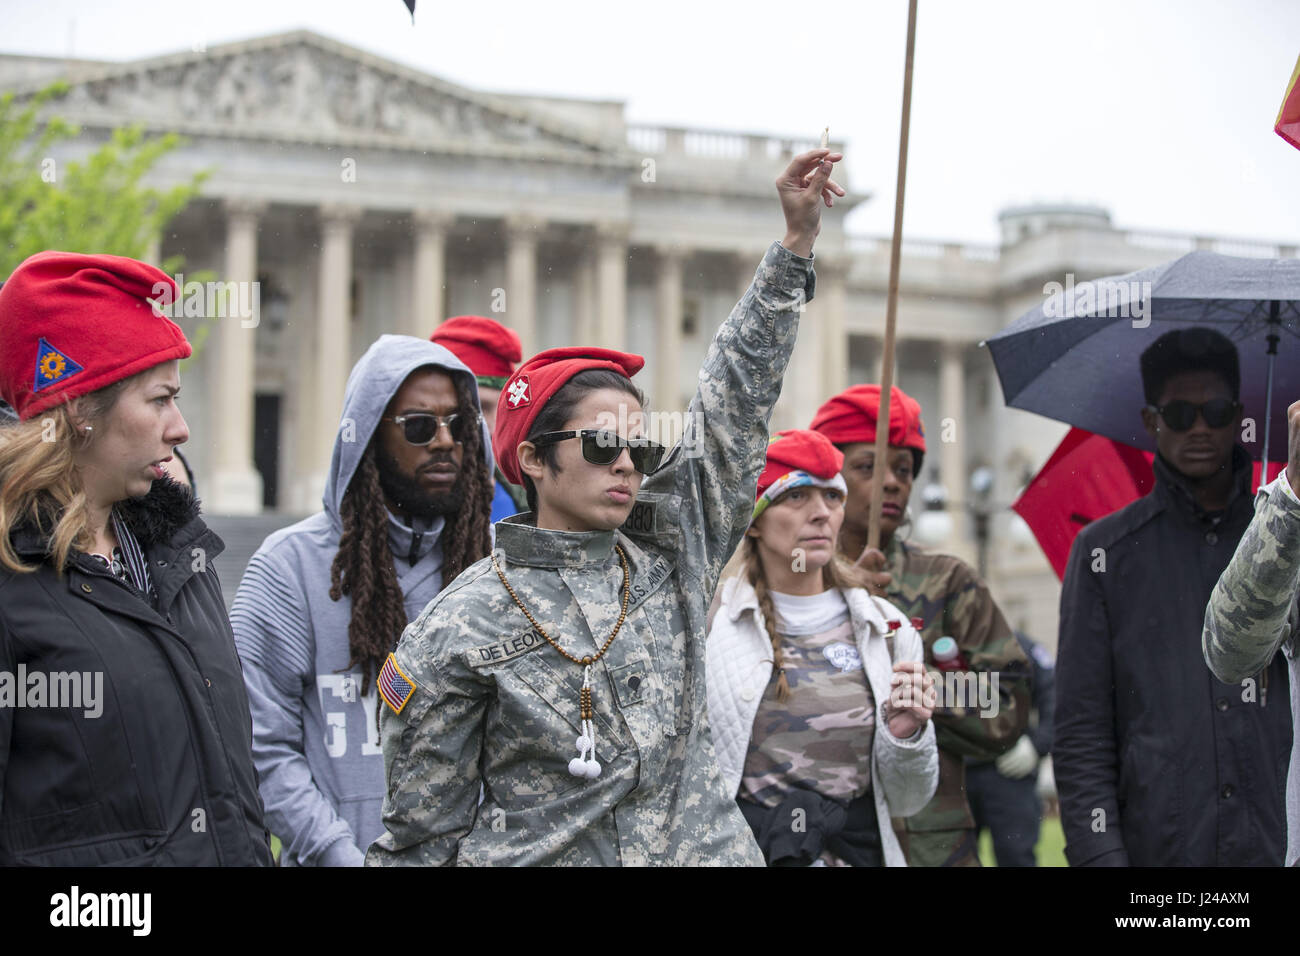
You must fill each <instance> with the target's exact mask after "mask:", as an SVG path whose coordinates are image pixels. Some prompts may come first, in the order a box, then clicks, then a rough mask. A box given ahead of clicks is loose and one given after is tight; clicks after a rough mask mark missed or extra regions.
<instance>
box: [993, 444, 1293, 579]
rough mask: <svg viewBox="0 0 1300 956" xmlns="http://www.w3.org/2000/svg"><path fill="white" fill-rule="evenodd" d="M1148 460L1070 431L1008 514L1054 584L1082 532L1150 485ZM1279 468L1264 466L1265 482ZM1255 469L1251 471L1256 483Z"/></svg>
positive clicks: (1149, 456) (1122, 447) (1142, 453)
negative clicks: (1026, 534)
mask: <svg viewBox="0 0 1300 956" xmlns="http://www.w3.org/2000/svg"><path fill="white" fill-rule="evenodd" d="M1151 459H1152V454H1151V453H1150V452H1146V451H1139V450H1138V449H1136V448H1130V447H1129V446H1128V445H1121V444H1120V443H1119V442H1117V441H1112V440H1111V439H1109V438H1106V437H1104V436H1102V435H1094V434H1092V433H1091V432H1086V431H1084V430H1083V429H1081V428H1072V429H1070V432H1069V434H1067V435H1066V436H1065V438H1064V439H1062V440H1061V444H1059V445H1058V446H1056V451H1054V452H1052V457H1051V458H1049V459H1047V464H1045V465H1044V466H1043V467H1042V470H1040V471H1039V472H1038V474H1037V475H1035V476H1034V477H1033V479H1032V480H1031V481H1030V482H1029V484H1028V485H1026V486H1025V490H1024V492H1023V493H1022V494H1021V495H1020V497H1019V498H1018V499H1016V502H1015V504H1013V505H1012V506H1011V510H1012V511H1014V512H1015V513H1016V514H1018V515H1020V517H1022V518H1024V519H1025V524H1027V525H1029V529H1030V530H1031V531H1033V533H1034V537H1035V538H1037V539H1038V544H1039V547H1041V548H1042V549H1043V554H1044V555H1046V557H1047V561H1048V563H1049V564H1051V566H1052V570H1053V571H1055V572H1056V576H1057V577H1058V578H1064V577H1065V563H1066V561H1067V560H1068V559H1069V557H1070V546H1071V545H1072V544H1074V539H1075V537H1076V536H1077V535H1078V534H1079V531H1080V530H1081V529H1082V528H1083V527H1084V526H1085V525H1088V524H1090V523H1092V522H1093V521H1096V520H1097V519H1098V518H1104V517H1105V516H1106V515H1108V514H1111V513H1112V512H1115V511H1118V510H1119V509H1120V508H1123V507H1124V506H1125V505H1127V504H1129V503H1130V502H1133V501H1136V500H1137V499H1138V498H1141V497H1142V496H1143V495H1145V494H1146V493H1147V492H1149V491H1150V490H1151V489H1152V487H1153V486H1154V485H1155V472H1154V471H1152V469H1151ZM1285 466H1286V463H1285V462H1281V461H1279V462H1273V463H1271V464H1270V465H1269V474H1268V478H1269V479H1272V478H1274V477H1276V476H1277V473H1278V472H1280V471H1281V470H1282V469H1283V468H1284V467H1285ZM1259 469H1260V463H1259V462H1256V463H1255V467H1254V483H1255V484H1258V482H1259Z"/></svg>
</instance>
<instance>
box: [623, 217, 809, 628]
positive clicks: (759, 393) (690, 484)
mask: <svg viewBox="0 0 1300 956" xmlns="http://www.w3.org/2000/svg"><path fill="white" fill-rule="evenodd" d="M814 285H815V276H814V274H813V260H812V259H805V258H803V257H802V256H797V255H795V254H794V253H793V252H790V251H789V250H788V249H786V248H785V247H784V246H782V245H781V244H780V243H779V242H774V243H772V245H771V247H770V248H769V249H768V250H767V254H766V255H764V257H763V261H762V263H760V264H759V267H758V271H757V272H756V273H755V275H754V281H753V282H752V283H750V286H749V288H748V289H747V290H746V291H745V294H744V296H743V297H742V298H741V300H740V301H739V302H738V303H736V307H735V308H734V309H732V310H731V315H729V316H728V317H727V320H726V321H725V322H723V323H722V326H721V327H720V328H719V329H718V332H717V334H716V335H715V336H714V337H713V343H712V344H711V345H710V346H709V351H708V354H707V355H706V356H705V359H704V366H703V367H702V368H701V369H700V378H699V386H698V387H697V388H696V391H695V397H694V398H693V399H692V400H691V405H690V409H689V410H688V411H687V415H686V427H685V430H684V432H683V436H682V440H681V442H680V443H679V444H678V445H677V446H676V447H675V448H674V449H673V453H672V456H671V458H670V459H669V461H668V462H667V464H666V466H665V467H664V468H662V469H661V470H660V471H658V472H656V473H655V474H654V475H651V476H650V477H649V478H647V479H646V481H645V484H644V485H643V486H642V488H643V489H644V490H645V491H647V492H651V493H654V492H666V493H668V494H671V495H675V496H680V500H681V503H682V505H681V507H682V510H681V513H680V514H679V515H678V516H677V518H678V521H679V525H680V528H681V532H682V534H681V540H682V548H683V553H682V556H681V559H680V564H679V567H680V568H681V569H682V570H684V571H685V572H686V573H687V574H689V575H690V576H692V577H694V578H697V579H699V580H700V581H701V582H702V584H703V587H702V588H701V592H700V593H701V599H702V600H704V601H706V602H707V600H708V597H709V595H711V594H712V592H713V588H714V586H715V585H716V584H717V580H718V576H719V574H721V572H722V567H723V565H725V564H726V563H727V559H728V558H729V557H730V556H731V553H732V552H733V551H734V550H735V549H736V545H737V544H739V542H740V537H741V535H743V534H744V532H745V528H746V527H747V526H748V523H749V515H750V512H751V511H752V510H753V506H754V489H755V486H756V485H757V484H758V475H759V473H760V472H761V471H762V470H763V463H764V461H765V459H766V457H767V452H766V449H767V439H768V432H767V428H768V422H769V421H770V420H771V417H772V409H773V407H774V406H775V405H776V400H777V397H778V396H779V395H780V394H781V379H782V378H783V377H784V375H785V369H786V365H787V364H788V363H789V361H790V353H791V352H792V351H793V350H794V342H795V335H796V333H797V332H798V330H799V315H800V313H801V312H802V310H803V304H804V303H805V302H808V301H810V300H811V299H812V296H813V288H814ZM702 613H703V608H701V616H702Z"/></svg>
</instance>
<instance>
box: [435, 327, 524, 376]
mask: <svg viewBox="0 0 1300 956" xmlns="http://www.w3.org/2000/svg"><path fill="white" fill-rule="evenodd" d="M429 338H430V340H431V341H434V342H437V343H438V344H439V345H441V346H443V347H444V348H446V349H448V350H449V351H450V352H451V354H452V355H454V356H456V358H458V359H460V360H461V361H462V362H464V363H465V364H466V365H468V366H469V370H470V371H471V372H473V373H474V374H475V375H476V376H477V377H478V379H479V384H480V385H485V386H487V387H489V388H500V387H501V383H500V382H496V383H495V384H494V383H493V382H491V381H483V379H504V378H505V377H506V376H508V375H509V374H510V373H511V372H513V371H514V370H515V366H516V365H518V364H519V360H520V359H521V358H523V357H524V353H523V346H522V345H521V344H520V342H519V335H518V333H517V332H515V330H514V329H508V328H506V327H505V326H504V325H502V324H501V323H500V322H498V321H496V320H495V319H489V318H487V317H486V316H482V315H458V316H455V317H454V318H450V319H448V320H447V321H446V322H444V323H442V325H440V326H438V327H437V328H436V329H434V330H433V335H431V336H429Z"/></svg>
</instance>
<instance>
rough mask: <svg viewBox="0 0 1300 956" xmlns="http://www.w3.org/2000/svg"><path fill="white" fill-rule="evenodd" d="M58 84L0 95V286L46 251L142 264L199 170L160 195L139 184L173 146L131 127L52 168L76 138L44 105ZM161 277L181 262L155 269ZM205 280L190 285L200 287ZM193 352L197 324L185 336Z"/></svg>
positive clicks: (202, 330) (201, 333)
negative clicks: (64, 145)
mask: <svg viewBox="0 0 1300 956" xmlns="http://www.w3.org/2000/svg"><path fill="white" fill-rule="evenodd" d="M67 90H68V87H67V85H66V84H64V83H55V84H53V85H51V86H48V87H46V88H45V89H43V90H41V91H40V92H38V93H36V94H34V95H32V96H28V97H24V98H22V99H19V97H17V96H16V95H15V94H13V93H5V94H3V95H0V279H3V278H6V277H8V276H9V274H10V273H12V272H13V271H14V269H15V268H16V267H17V266H18V264H19V263H20V262H22V261H23V260H24V259H26V258H27V257H28V256H30V255H33V254H35V253H37V252H42V251H44V250H46V249H60V250H63V251H64V252H84V253H107V254H110V255H117V256H130V257H131V258H133V259H142V258H143V257H144V256H145V254H146V253H147V251H148V249H149V247H150V245H151V244H152V243H153V242H154V241H155V240H156V239H157V238H158V237H159V236H161V235H162V231H163V229H164V228H165V227H166V225H167V223H168V222H170V221H171V220H172V218H173V217H174V216H175V215H176V214H177V213H179V212H180V211H181V210H182V209H184V208H185V206H186V204H188V203H189V202H190V200H191V199H193V198H194V197H195V196H197V195H198V192H199V187H200V185H201V184H202V183H203V180H204V179H206V178H207V175H208V174H207V172H206V171H205V172H200V173H197V174H196V175H195V176H194V177H193V178H192V179H191V180H190V181H189V182H187V183H182V184H180V185H177V186H173V187H171V188H169V189H157V188H153V187H148V186H145V185H143V180H144V178H145V176H146V175H147V174H148V173H149V171H150V170H151V169H152V168H153V167H154V165H155V164H156V163H157V162H158V160H159V159H161V158H162V157H163V156H165V155H166V154H167V153H169V152H171V151H172V150H174V149H176V148H177V147H178V146H180V145H181V144H182V139H181V137H180V136H178V135H177V134H175V133H166V134H164V135H161V136H153V137H148V136H145V134H144V131H143V130H142V129H141V128H140V127H138V126H130V127H124V128H121V129H115V130H113V132H112V135H111V137H110V139H109V141H108V142H106V143H104V144H103V145H101V146H100V147H99V148H98V149H96V150H94V151H93V152H92V153H90V155H88V156H87V157H86V158H85V159H82V160H76V161H69V162H66V163H61V162H56V161H55V159H54V157H53V156H52V155H51V151H52V148H53V147H54V146H55V145H56V144H58V143H60V142H64V141H66V140H70V139H73V138H75V137H76V136H78V135H79V134H80V132H81V131H80V130H79V129H78V128H77V127H76V126H74V125H72V124H71V123H68V122H66V121H65V120H63V119H61V118H59V117H57V116H43V115H42V114H43V113H44V112H45V111H46V107H47V106H49V105H52V104H53V103H55V102H57V100H59V99H60V98H62V97H63V96H64V95H65V94H66V93H67ZM155 264H156V265H158V266H159V267H160V268H162V270H163V271H164V272H166V273H168V274H169V275H174V274H175V273H176V272H177V271H179V270H180V269H181V268H183V266H184V259H183V257H181V256H171V257H169V258H168V259H167V260H166V261H165V262H160V263H155ZM210 277H211V276H210V275H209V274H208V273H206V272H205V273H202V274H195V275H193V276H191V277H190V278H192V279H196V280H199V281H206V279H207V278H210ZM194 331H195V332H196V333H197V335H194V336H192V340H193V341H192V344H193V345H194V346H195V351H196V353H197V351H198V347H199V345H200V344H201V343H202V340H203V339H204V338H206V333H207V331H208V329H207V323H206V322H205V323H201V324H200V327H199V328H197V329H195V330H194Z"/></svg>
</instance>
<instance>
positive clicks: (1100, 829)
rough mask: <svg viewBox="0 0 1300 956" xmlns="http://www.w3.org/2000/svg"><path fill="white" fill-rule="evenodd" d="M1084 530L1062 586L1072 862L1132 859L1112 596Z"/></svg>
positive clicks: (1062, 698) (1059, 717)
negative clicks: (1123, 810)
mask: <svg viewBox="0 0 1300 956" xmlns="http://www.w3.org/2000/svg"><path fill="white" fill-rule="evenodd" d="M1087 540H1088V539H1087V530H1086V529H1085V530H1084V532H1083V533H1081V534H1080V535H1079V536H1078V537H1077V538H1075V539H1074V546H1073V548H1071V550H1070V560H1069V563H1068V564H1067V565H1066V570H1065V579H1064V581H1063V582H1062V585H1061V624H1060V646H1059V647H1058V648H1057V653H1056V739H1055V740H1054V741H1053V742H1052V769H1053V772H1054V773H1055V775H1056V790H1057V794H1058V795H1059V797H1060V801H1061V828H1062V829H1063V830H1064V831H1065V843H1066V846H1065V855H1066V858H1067V859H1068V860H1069V862H1070V865H1071V866H1085V865H1087V866H1096V865H1123V866H1127V865H1128V855H1127V852H1126V850H1125V848H1124V837H1123V831H1122V829H1121V826H1120V824H1121V820H1120V812H1119V793H1118V785H1119V749H1118V748H1119V744H1118V735H1117V732H1116V729H1115V699H1114V698H1115V679H1114V676H1113V669H1112V663H1111V658H1112V654H1111V630H1110V618H1109V612H1108V610H1107V604H1106V596H1105V594H1104V593H1103V591H1102V589H1101V586H1100V584H1099V583H1098V580H1097V578H1098V575H1097V574H1096V573H1095V572H1093V571H1092V570H1091V568H1090V567H1089V558H1090V555H1091V549H1090V547H1089V546H1088V544H1087Z"/></svg>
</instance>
